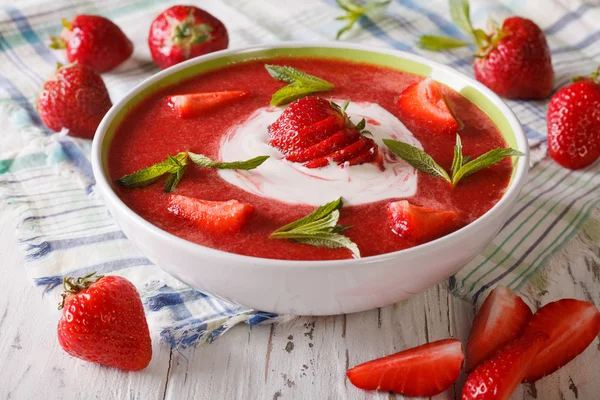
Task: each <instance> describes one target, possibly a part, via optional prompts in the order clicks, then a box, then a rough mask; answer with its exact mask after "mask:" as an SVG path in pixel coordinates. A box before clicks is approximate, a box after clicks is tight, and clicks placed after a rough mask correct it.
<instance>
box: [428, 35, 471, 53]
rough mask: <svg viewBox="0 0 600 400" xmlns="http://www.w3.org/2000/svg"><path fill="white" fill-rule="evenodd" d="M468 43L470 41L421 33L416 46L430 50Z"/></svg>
mask: <svg viewBox="0 0 600 400" xmlns="http://www.w3.org/2000/svg"><path fill="white" fill-rule="evenodd" d="M470 44H471V43H469V42H465V41H464V40H459V39H454V38H449V37H442V36H432V35H423V36H421V37H419V40H418V41H417V46H419V47H420V48H422V49H425V50H431V51H440V50H449V49H457V48H459V47H465V46H469V45H470Z"/></svg>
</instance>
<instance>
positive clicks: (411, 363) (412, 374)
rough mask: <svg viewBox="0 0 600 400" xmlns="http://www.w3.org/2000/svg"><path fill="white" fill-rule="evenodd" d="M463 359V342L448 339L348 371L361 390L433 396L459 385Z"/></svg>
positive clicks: (348, 374)
mask: <svg viewBox="0 0 600 400" xmlns="http://www.w3.org/2000/svg"><path fill="white" fill-rule="evenodd" d="M463 360H464V355H463V351H462V345H461V343H460V342H459V341H458V340H456V339H446V340H439V341H437V342H432V343H427V344H424V345H422V346H418V347H414V348H412V349H409V350H404V351H401V352H399V353H396V354H392V355H391V356H387V357H383V358H379V359H377V360H373V361H368V362H366V363H363V364H360V365H357V366H356V367H354V368H352V369H350V370H348V372H346V375H347V376H348V379H349V380H350V382H352V384H353V385H354V386H356V387H358V388H360V389H365V390H385V391H393V392H396V393H401V394H403V395H406V396H422V397H429V396H435V395H436V394H439V393H442V392H443V391H444V390H446V389H448V388H449V387H450V386H452V384H453V383H454V382H456V380H457V379H458V376H459V375H460V370H461V368H462V364H463Z"/></svg>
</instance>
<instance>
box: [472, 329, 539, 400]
mask: <svg viewBox="0 0 600 400" xmlns="http://www.w3.org/2000/svg"><path fill="white" fill-rule="evenodd" d="M547 339H548V336H547V335H546V334H544V333H540V332H537V333H534V334H531V335H525V336H523V337H521V338H519V339H517V340H515V341H512V342H510V343H509V344H507V345H506V346H505V347H503V348H502V349H501V350H500V351H498V352H497V353H496V355H494V356H493V357H492V358H491V359H489V360H488V361H486V362H484V363H483V364H481V365H480V366H478V367H477V368H476V369H475V370H474V371H473V372H471V374H470V375H469V377H468V378H467V382H466V383H465V386H464V388H463V392H462V400H509V399H510V396H511V394H512V393H513V392H514V390H515V389H516V387H517V386H518V385H519V383H521V381H522V380H523V376H525V373H526V372H527V370H528V368H529V366H530V365H531V364H532V363H533V360H534V358H535V356H536V355H537V354H538V353H539V352H540V351H541V349H542V348H543V347H544V345H545V343H546V341H547Z"/></svg>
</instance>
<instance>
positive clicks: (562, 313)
mask: <svg viewBox="0 0 600 400" xmlns="http://www.w3.org/2000/svg"><path fill="white" fill-rule="evenodd" d="M535 332H543V333H545V334H547V335H548V336H549V337H550V339H549V340H548V342H547V343H546V344H545V346H544V349H543V350H542V351H540V353H539V354H538V355H537V356H536V357H535V360H534V361H533V363H532V364H531V366H530V367H529V369H528V370H527V374H525V380H526V381H527V382H535V381H537V380H538V379H540V378H542V377H544V376H546V375H549V374H551V373H553V372H554V371H556V370H557V369H559V368H560V367H562V366H563V365H565V364H567V363H568V362H569V361H571V360H572V359H574V358H575V357H577V356H578V355H579V354H580V353H581V352H583V351H584V350H585V349H586V348H587V347H588V346H589V345H590V343H592V341H593V340H594V338H595V337H596V336H597V335H598V334H599V333H600V312H598V309H597V308H596V306H595V305H593V304H592V303H590V302H588V301H581V300H575V299H562V300H559V301H555V302H553V303H549V304H546V305H545V306H544V307H542V308H540V309H539V310H538V311H537V312H536V313H535V314H534V316H533V318H531V320H530V321H529V324H528V325H527V327H526V328H525V333H524V335H527V334H531V333H535Z"/></svg>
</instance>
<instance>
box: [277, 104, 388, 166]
mask: <svg viewBox="0 0 600 400" xmlns="http://www.w3.org/2000/svg"><path fill="white" fill-rule="evenodd" d="M348 103H349V102H346V103H344V104H343V105H342V106H339V105H337V104H335V103H333V102H331V101H327V100H325V99H322V98H320V97H316V96H307V97H303V98H301V99H299V100H296V101H294V102H292V103H291V104H290V105H289V106H288V107H287V108H286V109H285V110H284V111H283V113H282V114H281V116H280V117H279V118H278V119H277V121H275V122H274V123H273V124H271V125H269V127H268V132H269V138H270V140H269V144H270V145H271V146H273V147H275V148H276V149H278V150H279V151H281V153H282V154H283V155H284V156H285V159H286V160H288V161H291V162H298V163H304V166H305V167H307V168H321V167H325V166H327V165H329V164H331V163H333V164H338V165H340V166H350V165H357V164H364V163H368V162H377V163H379V164H380V163H381V162H382V159H381V155H380V154H379V148H378V146H377V144H376V143H375V141H373V139H371V138H367V137H365V136H364V134H365V133H366V131H365V130H364V128H365V120H364V119H363V120H362V121H360V122H359V123H358V124H356V125H355V124H354V123H353V122H352V121H350V118H349V117H348V115H347V114H346V107H347V106H348Z"/></svg>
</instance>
